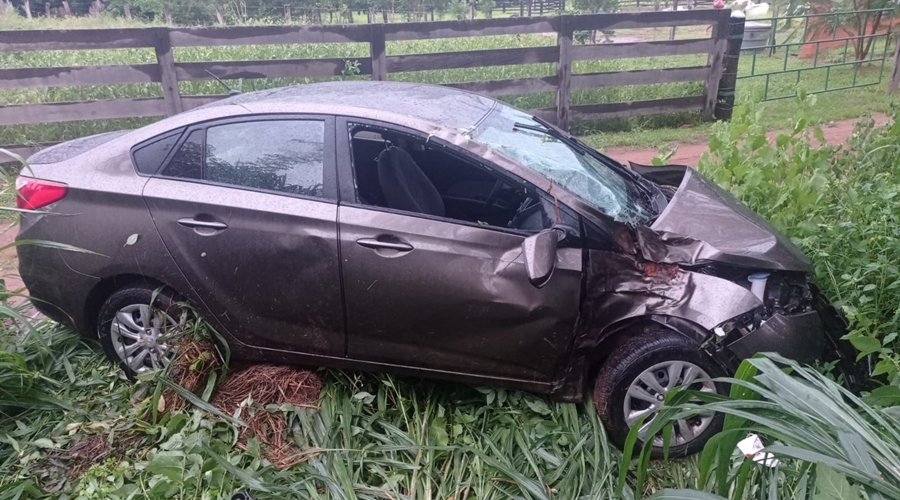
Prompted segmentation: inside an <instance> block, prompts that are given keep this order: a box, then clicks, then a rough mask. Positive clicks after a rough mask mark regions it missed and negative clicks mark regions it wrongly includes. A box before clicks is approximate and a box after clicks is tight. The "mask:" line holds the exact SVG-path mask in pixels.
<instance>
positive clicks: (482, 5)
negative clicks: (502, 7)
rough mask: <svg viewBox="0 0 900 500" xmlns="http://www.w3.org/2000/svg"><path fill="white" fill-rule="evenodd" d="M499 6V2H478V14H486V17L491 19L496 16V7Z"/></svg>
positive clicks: (479, 0)
mask: <svg viewBox="0 0 900 500" xmlns="http://www.w3.org/2000/svg"><path fill="white" fill-rule="evenodd" d="M496 6H497V2H495V1H494V0H478V12H481V13H482V14H484V17H486V18H488V19H490V18H491V17H493V16H494V7H496Z"/></svg>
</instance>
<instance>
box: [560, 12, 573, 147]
mask: <svg viewBox="0 0 900 500" xmlns="http://www.w3.org/2000/svg"><path fill="white" fill-rule="evenodd" d="M556 19H557V22H558V23H559V26H558V28H557V31H556V45H557V46H558V47H559V58H558V59H557V60H556V126H557V127H559V128H561V129H563V130H569V100H570V99H569V96H570V94H571V91H572V35H573V34H574V31H573V29H572V16H568V15H562V16H559V17H557V18H556Z"/></svg>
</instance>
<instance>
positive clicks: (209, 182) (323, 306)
mask: <svg viewBox="0 0 900 500" xmlns="http://www.w3.org/2000/svg"><path fill="white" fill-rule="evenodd" d="M334 151H335V149H334V119H333V118H332V117H328V116H293V115H290V116H287V115H277V116H268V117H258V116H257V117H251V118H242V119H229V120H223V121H214V122H209V123H205V124H202V125H198V126H195V127H193V128H189V129H187V130H186V131H185V133H184V134H183V135H182V138H181V139H180V142H179V145H178V146H177V147H176V148H175V151H174V152H173V153H172V154H171V155H170V158H169V159H168V160H167V162H166V164H165V165H164V166H163V168H162V169H161V170H160V172H159V173H158V174H157V175H155V176H154V177H153V178H151V179H150V180H149V181H148V183H147V185H146V186H145V188H144V192H143V196H144V200H145V201H146V203H147V205H148V206H149V208H150V212H151V213H152V215H153V219H154V221H155V223H156V226H157V229H158V230H159V233H160V235H161V236H162V239H163V241H164V242H165V244H166V246H167V248H168V251H169V253H170V255H171V257H172V259H174V260H175V262H176V264H177V265H178V267H179V268H180V269H181V271H182V273H184V275H185V277H186V278H187V279H188V281H189V282H190V284H191V286H192V287H194V289H195V291H196V293H197V295H198V296H200V297H201V299H202V301H203V304H204V305H205V307H206V309H207V311H208V312H209V314H210V316H211V317H212V318H213V319H214V320H215V321H216V322H217V323H218V325H219V326H221V327H223V328H224V329H225V330H226V331H227V333H230V334H231V336H232V337H233V338H235V339H237V340H238V341H240V342H242V343H244V344H247V345H251V346H255V347H261V348H269V349H278V350H289V351H295V352H302V353H309V354H316V355H326V356H343V355H344V322H343V309H342V307H343V304H342V300H341V292H340V272H339V262H338V248H337V203H336V182H335V162H334Z"/></svg>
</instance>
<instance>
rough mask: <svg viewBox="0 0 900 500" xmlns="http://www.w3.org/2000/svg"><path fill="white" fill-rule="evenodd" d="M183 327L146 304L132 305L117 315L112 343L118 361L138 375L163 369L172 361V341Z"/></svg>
mask: <svg viewBox="0 0 900 500" xmlns="http://www.w3.org/2000/svg"><path fill="white" fill-rule="evenodd" d="M182 324H183V323H182V322H180V321H176V320H175V318H173V317H172V316H170V315H168V314H166V313H165V312H163V311H160V310H159V309H157V308H154V307H151V306H149V305H147V304H132V305H128V306H125V307H123V308H121V309H119V310H118V311H117V312H116V316H115V318H114V319H113V321H112V322H111V323H110V327H109V328H110V332H109V333H110V340H111V341H112V346H113V348H114V349H115V351H116V354H118V356H119V359H120V360H121V361H122V362H123V363H125V364H126V365H128V367H129V368H130V369H131V370H132V371H134V372H135V373H138V372H142V371H145V370H149V369H155V368H162V367H165V366H166V364H168V362H169V360H170V359H171V357H172V349H170V344H169V341H170V340H171V339H173V337H174V335H175V334H177V333H180V332H181V330H182Z"/></svg>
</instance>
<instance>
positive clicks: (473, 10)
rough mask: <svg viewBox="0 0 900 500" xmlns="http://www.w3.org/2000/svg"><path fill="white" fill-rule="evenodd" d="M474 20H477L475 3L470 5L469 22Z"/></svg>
mask: <svg viewBox="0 0 900 500" xmlns="http://www.w3.org/2000/svg"><path fill="white" fill-rule="evenodd" d="M472 19H475V4H474V3H470V4H469V20H470V21H471V20H472Z"/></svg>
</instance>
